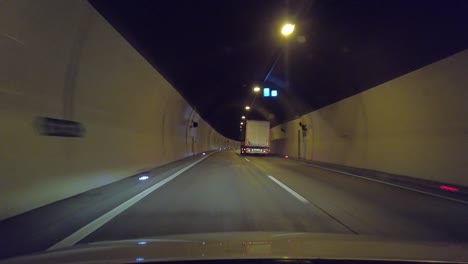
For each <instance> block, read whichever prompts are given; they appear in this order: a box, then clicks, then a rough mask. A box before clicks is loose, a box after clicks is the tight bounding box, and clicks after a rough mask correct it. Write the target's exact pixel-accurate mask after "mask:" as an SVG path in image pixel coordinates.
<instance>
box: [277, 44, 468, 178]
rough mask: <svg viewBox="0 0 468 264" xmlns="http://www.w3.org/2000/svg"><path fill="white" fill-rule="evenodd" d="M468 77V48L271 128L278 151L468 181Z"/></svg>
mask: <svg viewBox="0 0 468 264" xmlns="http://www.w3.org/2000/svg"><path fill="white" fill-rule="evenodd" d="M467 84H468V50H464V51H462V52H460V53H458V54H455V55H453V56H451V57H448V58H446V59H443V60H441V61H438V62H436V63H433V64H431V65H428V66H426V67H423V68H421V69H418V70H416V71H414V72H411V73H408V74H406V75H403V76H401V77H399V78H396V79H394V80H391V81H389V82H386V83H384V84H381V85H379V86H376V87H374V88H372V89H370V90H367V91H365V92H362V93H360V94H357V95H355V96H352V97H349V98H347V99H344V100H342V101H339V102H337V103H335V104H332V105H329V106H327V107H324V108H322V109H319V110H317V111H314V112H311V113H308V114H306V115H304V116H301V117H300V118H298V119H296V120H292V121H290V122H287V123H285V124H282V125H278V126H276V127H274V128H272V129H271V139H272V151H273V152H276V153H281V154H287V155H290V156H291V157H299V156H300V157H301V158H306V159H309V160H314V161H322V162H328V163H335V164H341V165H347V166H352V167H359V168H366V169H372V170H378V171H383V172H388V173H393V174H399V175H406V176H410V177H414V178H420V179H426V180H433V181H439V182H446V183H452V184H458V185H463V186H468V165H467V164H468V153H467V150H468V118H467V117H468V106H467V102H468V89H467ZM299 122H302V123H305V124H306V125H307V128H308V132H307V136H306V137H302V135H301V136H300V137H301V143H300V145H301V147H300V149H301V153H299V152H298V149H299V147H298V130H300V126H299ZM282 130H283V131H284V132H283V131H282Z"/></svg>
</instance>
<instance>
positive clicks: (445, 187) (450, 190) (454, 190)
mask: <svg viewBox="0 0 468 264" xmlns="http://www.w3.org/2000/svg"><path fill="white" fill-rule="evenodd" d="M440 189H441V190H444V191H449V192H458V191H459V190H458V188H455V187H452V186H447V185H441V186H440Z"/></svg>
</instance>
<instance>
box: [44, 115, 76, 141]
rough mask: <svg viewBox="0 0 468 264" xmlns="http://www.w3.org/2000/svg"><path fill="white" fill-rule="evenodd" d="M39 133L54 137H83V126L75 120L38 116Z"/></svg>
mask: <svg viewBox="0 0 468 264" xmlns="http://www.w3.org/2000/svg"><path fill="white" fill-rule="evenodd" d="M37 126H38V129H39V133H40V134H41V135H44V136H54V137H83V136H84V127H83V126H82V125H81V124H80V123H78V122H75V121H70V120H64V119H57V118H50V117H40V118H38V119H37Z"/></svg>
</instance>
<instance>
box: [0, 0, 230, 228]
mask: <svg viewBox="0 0 468 264" xmlns="http://www.w3.org/2000/svg"><path fill="white" fill-rule="evenodd" d="M0 58H1V60H0V120H1V125H0V142H1V146H0V181H1V185H0V196H1V203H0V220H1V219H5V218H8V217H11V216H14V215H16V214H19V213H22V212H25V211H28V210H31V209H34V208H37V207H40V206H43V205H46V204H48V203H51V202H54V201H57V200H60V199H64V198H67V197H70V196H73V195H76V194H79V193H81V192H84V191H87V190H90V189H93V188H96V187H99V186H102V185H105V184H109V183H112V182H114V181H117V180H120V179H122V178H124V177H127V176H131V175H134V174H136V173H139V172H142V171H144V170H147V169H149V168H153V167H156V166H159V165H163V164H166V163H169V162H172V161H175V160H178V159H181V158H184V157H187V156H190V155H192V154H194V152H195V153H196V152H201V151H205V150H210V149H216V148H219V147H227V146H232V147H234V146H237V144H236V142H234V141H231V140H228V139H227V138H225V137H223V136H222V135H220V134H219V133H218V132H216V131H215V130H214V129H213V128H212V127H211V126H210V125H209V124H207V123H206V122H204V120H203V119H201V118H200V116H199V115H198V114H197V112H196V111H195V110H194V109H193V108H192V107H191V106H190V105H189V104H188V103H187V102H186V101H185V100H184V99H183V98H182V96H181V95H180V94H179V93H178V92H177V91H176V90H175V89H174V88H173V87H172V86H171V85H170V84H169V83H168V82H167V81H166V80H165V79H164V78H163V77H162V76H161V75H160V74H159V73H158V72H157V71H156V70H155V69H154V68H153V67H152V66H151V65H150V64H149V63H148V62H147V61H146V60H145V59H144V58H143V57H142V56H141V55H140V54H139V53H138V52H137V51H136V50H135V49H133V48H132V47H131V45H130V44H129V43H127V42H126V41H125V40H124V38H123V37H122V36H121V35H120V34H119V33H118V32H117V31H116V30H114V29H113V28H112V27H111V26H110V24H109V23H108V22H107V21H106V20H105V19H104V18H103V17H101V16H100V15H99V14H98V13H97V11H95V10H94V8H93V7H92V6H91V5H90V4H89V3H88V2H87V1H81V0H72V1H62V0H44V1H35V0H18V1H1V2H0ZM174 59H177V58H174ZM37 117H51V118H59V119H69V120H74V121H78V122H81V123H82V124H83V125H84V127H85V129H86V133H85V136H84V137H82V138H66V137H51V136H42V135H40V134H39V133H38V130H37V128H36V127H35V125H34V122H35V120H36V118H37ZM192 121H196V122H198V124H199V127H198V128H191V124H192Z"/></svg>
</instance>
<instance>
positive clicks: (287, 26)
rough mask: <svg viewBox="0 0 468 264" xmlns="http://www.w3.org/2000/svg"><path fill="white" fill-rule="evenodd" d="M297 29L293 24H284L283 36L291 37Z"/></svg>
mask: <svg viewBox="0 0 468 264" xmlns="http://www.w3.org/2000/svg"><path fill="white" fill-rule="evenodd" d="M295 27H296V25H294V24H291V23H287V24H284V26H283V27H282V28H281V34H282V35H283V36H289V35H291V34H292V33H293V32H294V28H295Z"/></svg>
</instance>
